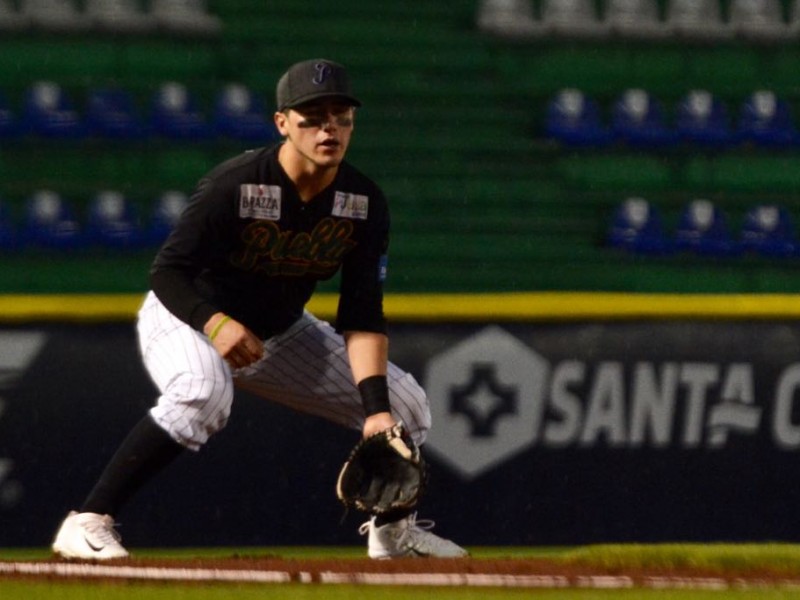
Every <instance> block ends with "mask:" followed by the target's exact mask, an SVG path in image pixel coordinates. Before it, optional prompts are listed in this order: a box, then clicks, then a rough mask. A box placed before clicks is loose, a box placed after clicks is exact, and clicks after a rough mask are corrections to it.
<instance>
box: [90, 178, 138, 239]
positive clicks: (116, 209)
mask: <svg viewBox="0 0 800 600" xmlns="http://www.w3.org/2000/svg"><path fill="white" fill-rule="evenodd" d="M86 236H87V241H88V242H89V243H93V244H97V245H99V246H103V247H106V248H135V247H137V246H139V245H140V244H141V243H142V241H143V236H142V229H141V225H140V223H139V218H138V215H137V212H136V209H135V207H134V206H133V204H131V202H130V201H129V200H128V199H127V198H126V197H125V195H124V194H122V193H121V192H119V191H116V190H103V191H101V192H98V194H97V195H96V196H95V197H94V198H93V199H92V201H91V203H90V205H89V210H88V213H87V221H86Z"/></svg>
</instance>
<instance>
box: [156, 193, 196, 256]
mask: <svg viewBox="0 0 800 600" xmlns="http://www.w3.org/2000/svg"><path fill="white" fill-rule="evenodd" d="M188 203H189V198H188V196H187V195H186V194H185V193H183V192H181V191H178V190H167V191H165V192H162V193H161V195H160V196H159V197H158V198H157V199H156V201H155V203H154V206H153V212H152V214H151V216H150V222H149V223H148V226H147V231H146V235H147V242H148V243H149V244H152V245H160V244H162V243H163V242H164V240H166V239H167V236H169V234H170V232H171V231H172V230H173V229H174V227H175V225H176V223H177V222H178V219H179V218H180V216H181V214H182V213H183V211H184V209H185V208H186V205H187V204H188Z"/></svg>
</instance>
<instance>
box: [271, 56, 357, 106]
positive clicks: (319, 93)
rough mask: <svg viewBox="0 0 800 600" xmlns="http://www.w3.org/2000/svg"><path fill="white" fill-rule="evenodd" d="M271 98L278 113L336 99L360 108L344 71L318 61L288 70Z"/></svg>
mask: <svg viewBox="0 0 800 600" xmlns="http://www.w3.org/2000/svg"><path fill="white" fill-rule="evenodd" d="M275 96H276V105H277V107H278V110H281V111H282V110H286V109H287V108H294V107H295V106H300V105H301V104H305V103H306V102H311V101H312V100H318V99H320V98H339V99H341V100H344V101H346V102H348V103H349V104H350V105H352V106H361V102H360V101H359V100H358V99H357V98H356V97H355V96H353V93H352V92H351V90H350V77H349V76H348V74H347V71H346V70H345V68H344V67H343V66H342V65H340V64H338V63H335V62H333V61H330V60H325V59H322V58H317V59H312V60H304V61H303V62H299V63H295V64H293V65H292V66H291V67H289V70H288V71H286V73H284V74H283V75H282V76H281V78H280V79H279V80H278V85H277V89H276V90H275Z"/></svg>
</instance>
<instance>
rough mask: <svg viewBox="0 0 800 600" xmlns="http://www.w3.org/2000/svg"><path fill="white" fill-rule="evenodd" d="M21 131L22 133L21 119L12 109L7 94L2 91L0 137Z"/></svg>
mask: <svg viewBox="0 0 800 600" xmlns="http://www.w3.org/2000/svg"><path fill="white" fill-rule="evenodd" d="M19 133H21V125H20V122H19V119H18V118H17V115H16V114H14V111H13V110H12V109H11V105H10V104H9V103H8V98H7V97H6V95H5V94H4V93H2V92H0V138H8V137H14V136H16V135H18V134H19Z"/></svg>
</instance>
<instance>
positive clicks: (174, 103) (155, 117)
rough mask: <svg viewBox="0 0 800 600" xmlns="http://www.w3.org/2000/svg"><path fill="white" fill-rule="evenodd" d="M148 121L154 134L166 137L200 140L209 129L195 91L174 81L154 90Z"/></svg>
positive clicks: (205, 135)
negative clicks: (193, 92)
mask: <svg viewBox="0 0 800 600" xmlns="http://www.w3.org/2000/svg"><path fill="white" fill-rule="evenodd" d="M150 124H151V125H152V127H153V130H154V132H155V133H156V134H159V135H163V136H165V137H168V138H175V139H194V140H200V139H205V138H208V137H209V135H210V133H211V129H210V126H209V123H208V120H207V119H206V116H205V114H204V113H203V112H202V111H201V110H200V108H199V106H198V103H197V99H196V98H195V96H194V94H192V92H190V91H189V90H188V89H187V87H186V86H185V85H183V84H181V83H177V82H174V81H172V82H167V83H164V84H162V85H161V86H159V88H158V90H157V91H156V92H155V93H154V94H153V98H152V102H151V114H150Z"/></svg>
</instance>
